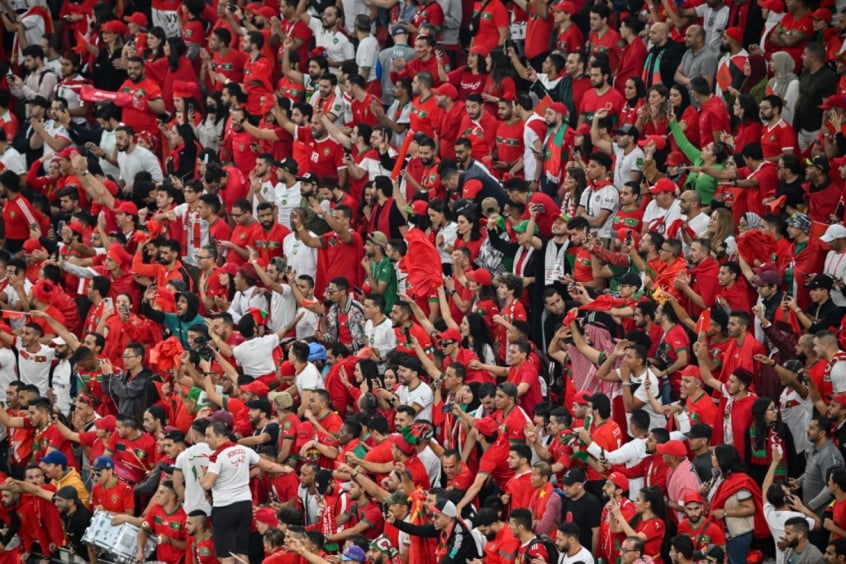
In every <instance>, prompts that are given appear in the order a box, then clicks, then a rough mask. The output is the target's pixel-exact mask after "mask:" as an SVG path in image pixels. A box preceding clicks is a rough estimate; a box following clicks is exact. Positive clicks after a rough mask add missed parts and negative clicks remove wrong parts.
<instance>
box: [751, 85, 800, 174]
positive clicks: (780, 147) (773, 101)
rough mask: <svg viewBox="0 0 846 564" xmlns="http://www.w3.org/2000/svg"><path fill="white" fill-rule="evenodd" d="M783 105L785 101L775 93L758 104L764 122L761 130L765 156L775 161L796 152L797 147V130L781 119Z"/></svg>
mask: <svg viewBox="0 0 846 564" xmlns="http://www.w3.org/2000/svg"><path fill="white" fill-rule="evenodd" d="M783 106H784V102H782V100H781V98H779V97H778V96H776V95H775V94H770V95H769V96H766V97H765V98H764V99H763V100H761V103H760V104H759V105H758V109H759V111H760V114H761V121H763V122H764V127H763V129H762V130H761V150H762V151H763V153H764V158H765V159H767V160H768V161H772V162H774V163H777V162H778V160H779V159H780V158H781V157H782V156H783V155H786V154H788V153H795V152H796V148H797V142H796V130H794V129H793V126H791V125H790V124H788V123H787V122H786V121H784V120H783V119H781V110H782V107H783Z"/></svg>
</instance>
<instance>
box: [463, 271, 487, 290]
mask: <svg viewBox="0 0 846 564" xmlns="http://www.w3.org/2000/svg"><path fill="white" fill-rule="evenodd" d="M467 278H469V279H470V280H472V281H473V282H475V283H476V284H479V285H480V286H490V285H491V273H490V271H488V270H487V269H484V268H477V269H476V270H473V271H471V272H469V273H467Z"/></svg>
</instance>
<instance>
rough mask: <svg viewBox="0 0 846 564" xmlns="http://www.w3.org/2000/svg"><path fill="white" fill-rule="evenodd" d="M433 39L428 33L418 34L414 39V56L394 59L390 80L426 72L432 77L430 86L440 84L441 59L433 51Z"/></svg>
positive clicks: (394, 80)
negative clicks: (405, 58)
mask: <svg viewBox="0 0 846 564" xmlns="http://www.w3.org/2000/svg"><path fill="white" fill-rule="evenodd" d="M434 50H435V39H434V38H432V37H431V36H429V35H418V36H417V39H415V41H414V55H415V56H414V58H413V59H411V60H410V61H408V62H407V63H406V62H405V60H404V59H402V58H399V59H396V60H395V61H394V62H393V63H392V64H391V82H394V83H395V82H396V81H397V80H398V79H400V78H402V77H406V78H409V79H412V80H413V79H414V78H415V77H416V76H418V75H419V74H420V73H421V72H427V73H429V75H430V76H431V77H432V85H431V86H433V87H434V86H439V85H440V84H441V82H442V81H441V79H440V73H439V72H438V67H439V66H442V64H443V63H442V62H441V60H440V59H439V58H438V56H437V55H436V54H435V53H434Z"/></svg>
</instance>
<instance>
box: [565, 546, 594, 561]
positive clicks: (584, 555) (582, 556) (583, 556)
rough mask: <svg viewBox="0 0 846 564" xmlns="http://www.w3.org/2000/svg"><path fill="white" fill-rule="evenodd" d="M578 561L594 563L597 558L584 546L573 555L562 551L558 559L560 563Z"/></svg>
mask: <svg viewBox="0 0 846 564" xmlns="http://www.w3.org/2000/svg"><path fill="white" fill-rule="evenodd" d="M577 562H583V563H584V564H594V562H595V560H594V559H593V554H591V553H590V551H589V550H588V549H586V548H585V547H582V548H581V550H579V551H578V552H577V553H576V554H574V555H573V556H569V555H568V554H567V553H564V552H562V553H561V555H560V557H559V559H558V564H576V563H577Z"/></svg>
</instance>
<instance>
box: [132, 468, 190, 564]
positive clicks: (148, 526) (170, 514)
mask: <svg viewBox="0 0 846 564" xmlns="http://www.w3.org/2000/svg"><path fill="white" fill-rule="evenodd" d="M153 499H154V501H155V504H154V505H153V506H152V507H151V508H150V511H148V512H147V515H145V516H144V521H143V522H142V523H141V530H140V531H139V532H138V555H137V559H138V561H139V562H143V561H144V559H145V555H144V549H145V548H146V546H147V537H148V535H154V536H155V537H156V538H157V539H158V545H157V546H156V560H158V561H160V562H165V563H167V564H180V563H181V562H182V561H183V559H184V558H185V546H186V537H187V534H186V531H185V520H186V515H185V511H184V510H183V509H182V506H181V505H179V499H178V498H177V497H176V492H175V491H174V489H173V482H171V481H170V480H165V481H163V482H162V483H161V484H160V485H159V489H158V490H157V491H156V495H155V497H154V498H153Z"/></svg>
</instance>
